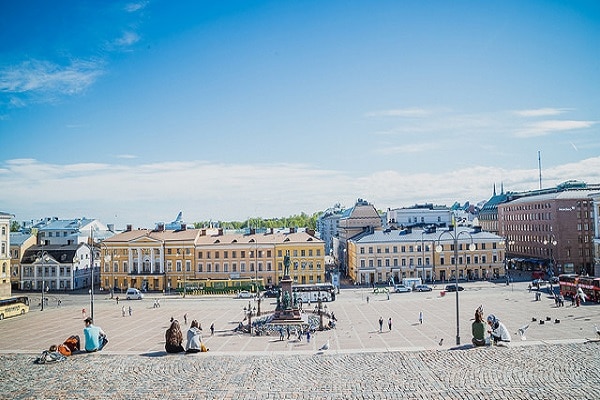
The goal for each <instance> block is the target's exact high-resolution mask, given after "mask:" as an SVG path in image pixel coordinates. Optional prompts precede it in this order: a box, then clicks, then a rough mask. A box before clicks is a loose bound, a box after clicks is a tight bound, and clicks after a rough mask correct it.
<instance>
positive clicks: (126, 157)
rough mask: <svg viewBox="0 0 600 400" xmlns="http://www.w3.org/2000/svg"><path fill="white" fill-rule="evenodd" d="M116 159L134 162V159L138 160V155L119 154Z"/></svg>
mask: <svg viewBox="0 0 600 400" xmlns="http://www.w3.org/2000/svg"><path fill="white" fill-rule="evenodd" d="M116 157H117V158H121V159H123V160H132V159H134V158H138V157H137V156H136V155H133V154H118V155H117V156H116Z"/></svg>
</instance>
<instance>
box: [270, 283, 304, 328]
mask: <svg viewBox="0 0 600 400" xmlns="http://www.w3.org/2000/svg"><path fill="white" fill-rule="evenodd" d="M292 282H293V281H292V279H291V278H290V277H289V276H288V275H286V276H284V277H283V279H282V280H281V298H282V299H283V298H285V297H286V295H287V298H289V299H290V304H289V305H287V306H286V307H285V308H283V307H284V305H283V300H282V302H281V304H282V305H281V307H282V309H280V310H276V311H275V314H274V315H273V322H278V323H281V322H290V323H295V322H298V321H301V320H302V317H301V315H300V310H299V309H298V306H297V305H294V304H293V302H294V293H293V292H292Z"/></svg>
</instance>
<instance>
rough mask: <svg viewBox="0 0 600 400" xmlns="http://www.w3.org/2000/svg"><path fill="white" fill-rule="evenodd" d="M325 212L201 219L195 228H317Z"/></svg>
mask: <svg viewBox="0 0 600 400" xmlns="http://www.w3.org/2000/svg"><path fill="white" fill-rule="evenodd" d="M321 214H323V212H322V211H320V212H316V213H314V214H312V215H308V214H306V213H304V212H302V213H300V214H297V215H292V216H290V217H281V218H261V217H254V218H248V219H247V220H245V221H212V220H209V221H199V222H194V228H196V229H200V228H210V227H213V228H223V229H234V230H243V229H252V228H254V229H270V228H273V229H278V228H308V229H314V230H316V229H317V219H319V217H320V216H321Z"/></svg>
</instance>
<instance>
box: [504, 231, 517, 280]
mask: <svg viewBox="0 0 600 400" xmlns="http://www.w3.org/2000/svg"><path fill="white" fill-rule="evenodd" d="M514 244H515V241H514V240H510V239H509V238H508V236H507V237H505V238H504V273H505V274H506V285H507V286H508V285H509V283H510V275H509V273H508V269H509V268H508V249H509V248H510V246H512V245H514ZM514 287H515V286H514V283H513V290H514Z"/></svg>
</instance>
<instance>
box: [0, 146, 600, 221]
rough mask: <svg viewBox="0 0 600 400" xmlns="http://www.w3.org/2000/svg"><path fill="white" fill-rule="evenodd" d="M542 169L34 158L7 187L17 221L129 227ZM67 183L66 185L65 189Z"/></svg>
mask: <svg viewBox="0 0 600 400" xmlns="http://www.w3.org/2000/svg"><path fill="white" fill-rule="evenodd" d="M543 176H544V186H545V187H550V186H554V185H556V184H558V183H560V182H563V181H565V180H568V179H580V180H584V181H586V182H588V183H599V182H600V157H595V158H590V159H586V160H582V161H579V162H577V163H570V164H564V165H559V166H557V167H552V168H546V169H545V170H544V172H543ZM537 178H538V171H537V170H536V169H535V168H533V169H515V170H507V169H502V168H495V167H483V166H475V167H464V168H460V169H454V170H448V171H446V172H442V173H437V174H436V173H417V174H406V173H404V172H403V171H402V170H398V171H377V172H374V173H371V174H365V175H362V176H351V175H350V174H348V173H346V172H344V171H337V170H323V169H318V168H315V167H313V166H310V165H303V164H217V163H209V162H204V161H190V162H165V163H155V164H138V165H132V166H129V165H120V164H96V163H84V164H69V165H57V164H45V163H42V162H39V161H37V160H33V159H18V160H10V161H7V162H5V163H4V165H0V187H10V188H11V196H9V197H7V199H6V201H5V202H4V204H3V208H4V209H3V210H2V211H5V212H10V213H12V214H15V215H16V216H17V217H16V218H17V219H18V220H28V219H37V218H41V217H44V216H48V215H57V216H61V217H64V218H73V217H78V216H88V217H96V218H100V219H101V220H103V221H104V222H106V223H115V224H116V225H117V227H121V228H122V227H124V225H125V224H129V223H132V224H134V225H135V226H136V227H153V226H154V223H155V222H157V221H161V220H167V219H168V218H172V214H173V215H174V214H175V213H176V212H178V211H179V210H183V211H184V218H185V220H186V221H188V222H189V223H191V222H194V221H200V220H206V219H213V220H234V219H237V220H243V219H245V218H248V217H250V216H262V217H281V216H288V215H292V214H296V213H299V212H307V213H313V212H316V211H319V210H323V209H326V208H327V207H329V206H331V205H333V204H334V203H337V202H340V203H342V204H344V205H346V206H351V205H353V204H354V201H356V199H357V198H364V199H366V200H368V201H370V202H372V203H373V204H374V205H375V206H376V207H377V208H380V209H386V208H388V207H391V208H394V207H404V206H408V205H411V204H414V203H422V202H433V203H437V204H447V205H450V204H452V203H454V202H455V201H460V202H464V201H467V200H469V201H471V202H477V201H480V200H484V199H487V198H489V197H490V196H491V193H492V186H493V184H494V183H499V182H503V183H504V188H505V190H511V191H519V190H532V189H536V188H537V187H538V181H537ZM58 188H60V190H58Z"/></svg>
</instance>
